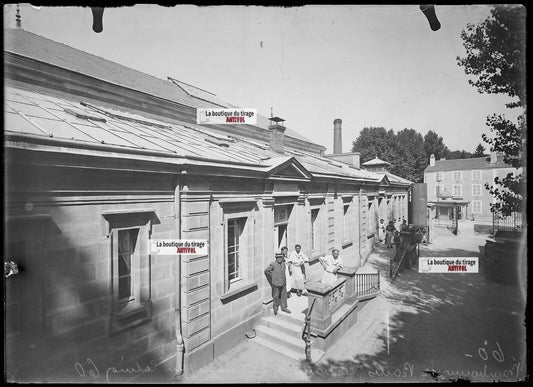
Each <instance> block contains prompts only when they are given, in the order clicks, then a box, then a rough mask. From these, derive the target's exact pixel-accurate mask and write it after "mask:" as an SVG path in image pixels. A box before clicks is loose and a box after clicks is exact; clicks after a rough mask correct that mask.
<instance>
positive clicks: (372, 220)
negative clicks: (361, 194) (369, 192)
mask: <svg viewBox="0 0 533 387" xmlns="http://www.w3.org/2000/svg"><path fill="white" fill-rule="evenodd" d="M394 203H396V200H395V201H394ZM376 216H377V213H376V211H375V207H374V198H369V199H368V212H367V219H368V226H367V235H368V236H371V235H372V234H374V233H375V232H376V229H377V224H376Z"/></svg>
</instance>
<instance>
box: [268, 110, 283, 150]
mask: <svg viewBox="0 0 533 387" xmlns="http://www.w3.org/2000/svg"><path fill="white" fill-rule="evenodd" d="M284 121H285V120H284V119H282V118H279V117H270V125H269V126H268V130H270V149H272V150H273V151H274V152H277V153H281V154H283V153H284V143H285V127H284V126H283V122H284Z"/></svg>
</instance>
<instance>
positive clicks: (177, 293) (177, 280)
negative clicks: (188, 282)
mask: <svg viewBox="0 0 533 387" xmlns="http://www.w3.org/2000/svg"><path fill="white" fill-rule="evenodd" d="M174 185H175V189H174V216H175V220H174V231H175V235H176V236H177V238H178V239H181V179H180V176H179V175H178V176H177V177H176V179H175V181H174ZM174 323H175V331H176V371H175V373H176V375H183V354H184V352H185V346H184V345H183V336H182V330H181V254H180V255H178V262H177V265H176V272H175V275H174Z"/></svg>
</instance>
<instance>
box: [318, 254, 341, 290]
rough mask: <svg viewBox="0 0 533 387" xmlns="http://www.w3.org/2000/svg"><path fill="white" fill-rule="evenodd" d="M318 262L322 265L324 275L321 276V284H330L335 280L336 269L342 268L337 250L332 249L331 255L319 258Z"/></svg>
mask: <svg viewBox="0 0 533 387" xmlns="http://www.w3.org/2000/svg"><path fill="white" fill-rule="evenodd" d="M319 261H320V263H321V264H322V266H323V267H324V276H323V277H322V283H323V284H332V283H334V282H335V281H337V271H339V269H340V268H342V261H341V259H340V257H339V250H337V249H333V250H332V251H331V255H327V256H325V257H321V258H319Z"/></svg>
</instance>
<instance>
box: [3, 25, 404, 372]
mask: <svg viewBox="0 0 533 387" xmlns="http://www.w3.org/2000/svg"><path fill="white" fill-rule="evenodd" d="M4 39H5V45H4V74H5V104H4V150H5V153H4V163H5V172H6V177H5V187H6V188H5V196H4V203H5V207H4V211H5V212H4V213H5V219H4V223H5V237H4V238H5V240H4V242H5V257H6V258H5V259H6V260H9V261H12V262H14V263H15V264H17V265H18V268H19V272H18V274H14V275H12V276H9V277H8V278H6V279H5V282H6V314H5V316H6V319H5V322H6V338H5V339H6V346H5V348H6V352H5V358H6V360H5V367H6V368H5V372H6V376H7V378H8V380H10V381H38V380H41V381H42V380H47V381H73V380H75V381H89V382H90V381H95V380H92V379H91V377H92V376H94V375H93V374H94V372H93V373H92V374H91V372H90V370H91V369H92V370H93V371H94V368H99V369H100V371H101V370H102V367H105V368H107V367H109V366H115V365H116V366H119V365H120V366H124V367H126V366H130V365H135V364H140V365H141V366H142V367H145V366H146V365H150V367H167V368H168V369H175V370H176V372H180V371H181V368H183V369H184V370H185V372H192V371H194V369H197V368H198V367H200V366H202V365H204V364H206V363H208V362H210V361H212V360H213V359H214V358H216V357H217V356H218V355H219V354H221V353H223V352H225V351H226V350H228V349H230V348H232V347H233V346H234V345H236V344H238V343H239V342H240V341H242V340H244V335H243V333H244V332H245V331H247V330H249V329H250V328H252V327H254V326H256V325H257V324H258V321H259V320H260V319H261V317H262V316H263V315H264V313H265V310H266V308H268V302H269V300H270V301H271V293H270V287H269V284H268V282H267V281H266V279H265V277H264V274H263V269H264V268H265V266H266V265H267V264H268V263H270V262H271V261H273V258H274V254H275V253H276V252H278V251H279V249H280V247H281V246H283V245H287V246H289V247H290V248H292V247H293V246H294V244H295V243H299V244H301V245H302V248H303V251H304V252H305V253H306V254H307V255H308V256H309V257H310V258H311V263H310V265H309V272H310V274H309V276H310V278H311V279H316V280H319V279H320V276H321V274H322V272H323V269H322V267H321V266H320V264H319V263H318V257H320V256H322V255H325V254H328V253H330V252H331V250H332V249H333V248H338V249H340V251H341V256H342V257H343V260H344V262H345V264H346V266H348V267H353V268H355V269H357V268H358V267H360V266H361V265H362V264H364V262H365V260H366V258H367V257H368V255H369V254H370V252H371V250H372V248H373V244H374V243H375V242H376V241H377V240H376V238H377V226H378V221H377V220H378V219H379V217H384V216H385V217H387V220H388V219H390V218H391V211H395V213H396V214H397V213H399V212H400V211H401V213H403V214H405V217H406V218H407V204H408V192H409V187H410V182H408V181H405V180H403V179H397V178H393V177H391V176H387V174H386V173H384V174H377V173H374V172H371V171H366V170H364V169H360V168H358V165H353V164H352V165H350V164H348V163H346V162H340V161H336V160H335V159H334V157H326V156H325V155H324V150H325V149H324V147H323V146H321V145H318V144H314V143H312V142H311V141H309V140H307V139H305V138H304V137H303V136H301V135H300V134H298V133H297V132H296V131H294V130H291V129H290V128H286V127H284V126H282V125H280V124H279V123H276V122H272V123H271V125H269V123H268V118H266V117H260V118H259V120H258V124H257V125H219V126H213V125H206V126H201V125H197V124H196V111H197V109H198V108H209V107H231V106H232V105H229V104H225V103H224V102H222V101H219V100H217V99H216V97H215V96H214V95H212V94H210V93H207V92H204V91H202V90H200V89H197V88H195V87H193V86H190V85H187V84H185V83H183V82H181V81H176V80H174V79H168V80H162V79H158V78H155V77H152V76H149V75H147V74H143V73H140V72H138V71H136V70H133V69H130V68H127V67H125V66H122V65H119V64H117V63H113V62H110V61H108V60H105V59H103V58H99V57H96V56H94V55H91V54H88V53H85V52H82V51H80V50H77V49H74V48H72V47H69V46H66V45H63V44H61V43H57V42H54V41H52V40H49V39H46V38H44V37H41V36H37V35H35V34H32V33H29V32H27V31H24V30H22V29H7V30H6V29H5V30H4ZM392 208H394V209H395V210H392ZM387 209H388V210H387ZM379 211H381V212H379ZM387 211H388V212H387ZM152 239H176V240H177V239H181V240H205V241H207V242H208V252H207V254H203V255H202V254H197V255H185V254H183V255H181V256H164V255H154V254H151V253H150V240H152ZM268 310H269V311H270V310H271V308H270V309H268ZM326 331H327V333H326V334H329V331H328V330H326ZM182 356H183V359H181V358H182Z"/></svg>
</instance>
